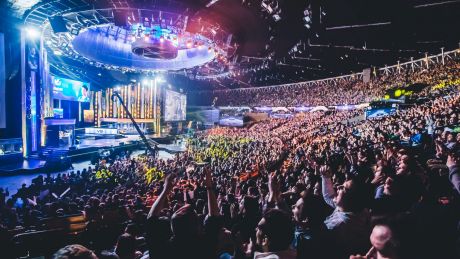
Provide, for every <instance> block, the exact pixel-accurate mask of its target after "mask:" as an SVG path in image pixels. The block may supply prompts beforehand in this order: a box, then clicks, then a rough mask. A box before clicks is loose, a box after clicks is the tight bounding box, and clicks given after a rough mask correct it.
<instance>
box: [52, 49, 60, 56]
mask: <svg viewBox="0 0 460 259" xmlns="http://www.w3.org/2000/svg"><path fill="white" fill-rule="evenodd" d="M53 53H54V55H56V56H61V55H62V52H61V51H60V50H55V51H54V52H53Z"/></svg>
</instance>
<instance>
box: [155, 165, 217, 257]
mask: <svg viewBox="0 0 460 259" xmlns="http://www.w3.org/2000/svg"><path fill="white" fill-rule="evenodd" d="M174 177H175V175H174V174H169V175H167V176H166V179H165V182H164V187H163V191H162V192H161V194H160V196H159V197H158V198H157V200H156V201H155V203H154V204H153V206H152V208H151V209H150V212H149V214H148V216H147V218H148V223H147V231H146V232H147V243H148V246H149V256H150V259H154V258H161V259H163V258H216V256H217V255H216V253H217V240H218V234H219V230H220V229H221V225H222V222H221V220H220V213H219V207H218V204H217V199H216V196H215V194H214V190H213V188H214V187H213V183H212V179H211V177H212V175H211V170H210V169H209V168H206V169H205V187H206V190H207V196H208V197H207V198H208V216H207V218H206V220H205V222H204V225H203V226H202V225H201V223H200V221H199V220H198V216H197V213H196V212H195V210H194V208H193V207H192V205H190V204H186V205H184V206H182V207H181V208H179V209H178V210H177V211H176V212H175V213H174V214H173V215H172V217H171V220H170V224H171V230H172V232H169V231H166V229H165V228H164V227H162V226H163V225H164V224H162V221H161V220H160V214H161V211H162V210H163V208H165V207H166V202H167V200H166V199H167V197H168V196H169V193H170V192H171V190H172V187H173V186H174ZM200 229H203V230H204V231H203V233H202V232H201V231H200Z"/></svg>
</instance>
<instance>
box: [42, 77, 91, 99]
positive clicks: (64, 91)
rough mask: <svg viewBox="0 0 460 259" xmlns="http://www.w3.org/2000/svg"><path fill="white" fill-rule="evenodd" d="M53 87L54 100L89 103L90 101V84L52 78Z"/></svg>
mask: <svg viewBox="0 0 460 259" xmlns="http://www.w3.org/2000/svg"><path fill="white" fill-rule="evenodd" d="M51 82H52V85H53V98H54V99H59V100H67V101H77V102H89V101H90V84H89V83H86V82H80V81H75V80H70V79H66V78H61V77H57V76H52V77H51Z"/></svg>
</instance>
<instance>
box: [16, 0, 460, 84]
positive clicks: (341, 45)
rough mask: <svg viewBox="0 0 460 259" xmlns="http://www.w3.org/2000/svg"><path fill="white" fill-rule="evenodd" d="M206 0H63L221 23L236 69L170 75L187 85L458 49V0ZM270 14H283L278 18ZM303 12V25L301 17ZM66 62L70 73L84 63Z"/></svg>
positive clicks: (295, 74)
mask: <svg viewBox="0 0 460 259" xmlns="http://www.w3.org/2000/svg"><path fill="white" fill-rule="evenodd" d="M9 1H10V5H9V7H12V8H13V9H14V10H13V9H11V11H12V12H13V11H16V12H17V11H18V10H17V9H18V8H17V6H15V5H14V4H11V3H15V2H17V1H13V0H9ZM46 1H47V0H42V1H41V2H46ZM210 1H211V0H181V1H178V0H176V1H167V0H102V1H94V0H86V1H84V0H64V1H62V2H87V3H89V4H91V5H94V6H96V5H97V7H101V6H108V7H114V6H118V7H123V6H125V5H127V6H130V7H140V6H141V7H145V8H150V7H161V8H163V9H169V10H174V11H175V12H184V13H186V14H187V15H190V16H194V17H202V18H203V19H206V20H211V21H213V22H216V23H219V24H221V25H222V26H224V27H225V28H226V29H227V30H228V31H230V32H232V33H233V36H234V37H233V39H234V41H235V44H237V45H238V50H237V52H236V55H235V56H232V57H230V60H231V61H234V62H235V64H230V66H229V67H230V71H231V72H232V74H233V76H231V77H229V78H224V79H216V80H204V81H203V80H196V79H194V78H193V77H190V76H181V75H178V74H171V75H169V76H168V78H170V79H171V80H172V81H174V80H175V81H176V82H177V83H178V84H181V86H183V88H185V89H186V90H195V89H200V90H202V89H209V88H216V87H217V88H223V87H225V88H238V87H252V86H254V87H255V86H262V85H272V84H283V83H290V82H298V81H306V80H314V79H320V78H327V77H333V76H339V75H343V74H349V73H352V72H361V71H362V70H363V69H365V68H369V67H373V66H377V67H381V66H384V65H386V64H388V65H392V64H395V63H396V62H397V61H401V62H404V61H408V60H410V58H411V57H413V58H421V57H423V56H424V55H425V53H428V54H435V53H440V52H441V47H444V48H445V50H451V49H455V48H458V47H459V42H460V33H459V32H460V29H459V28H460V0H452V1H446V0H405V1H401V0H387V1H376V0H347V1H343V0H330V1H320V0H264V1H261V0H218V1H216V2H215V3H214V4H212V5H211V6H210V7H206V5H207V4H209V3H210ZM263 6H270V7H271V8H272V9H271V10H269V9H267V8H266V7H263ZM305 10H307V12H305ZM23 11H24V10H23ZM25 12H26V13H27V10H25ZM275 14H278V15H279V18H280V19H279V20H277V21H276V19H275V18H274V15H275ZM307 14H308V17H309V18H308V19H309V21H308V28H307V27H306V26H305V24H306V22H305V20H304V18H305V16H307ZM277 18H278V17H277ZM71 65H72V67H73V68H74V69H75V71H77V72H75V71H74V72H75V73H80V72H82V70H84V69H85V67H81V66H80V65H79V64H71ZM65 69H66V68H63V70H65ZM64 72H65V71H64ZM83 72H86V74H88V73H91V71H90V72H88V71H83ZM93 73H95V72H94V71H93ZM97 73H98V74H99V73H101V71H97ZM102 74H103V76H95V79H94V80H96V79H97V80H99V81H98V82H100V84H101V85H113V84H114V83H116V82H117V81H120V82H123V80H130V79H131V78H132V77H135V76H136V75H124V76H121V77H122V78H123V80H120V78H121V77H120V76H116V77H114V76H112V75H113V74H115V73H113V72H107V71H106V74H104V71H102ZM93 76H94V75H92V76H91V77H93ZM104 80H107V81H104Z"/></svg>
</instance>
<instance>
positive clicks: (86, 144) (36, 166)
mask: <svg viewBox="0 0 460 259" xmlns="http://www.w3.org/2000/svg"><path fill="white" fill-rule="evenodd" d="M146 137H147V139H150V140H154V141H156V142H159V143H160V144H158V146H157V147H158V149H159V153H158V154H159V158H163V159H168V158H172V157H173V156H174V154H175V153H178V152H184V151H185V150H186V147H185V141H179V142H178V143H174V142H173V141H172V140H173V139H174V137H171V136H158V135H147V136H146ZM103 150H111V151H112V152H117V151H122V150H130V151H131V152H133V153H134V152H135V153H143V151H144V150H145V146H144V143H143V142H142V140H141V138H140V137H139V136H138V135H126V136H124V137H123V138H112V137H109V138H82V139H80V144H78V145H75V146H74V147H69V146H67V147H59V148H51V147H48V148H44V149H43V150H42V152H41V155H38V154H37V155H35V156H33V157H30V158H29V159H27V160H24V159H16V160H12V161H10V162H7V161H3V162H2V165H1V166H0V177H1V176H5V175H17V174H36V173H38V172H39V171H41V170H42V169H44V167H45V164H46V162H47V160H50V158H52V157H55V158H56V159H58V160H59V159H61V160H65V159H70V162H71V163H72V164H74V163H77V162H84V161H90V160H91V158H93V157H94V156H97V155H98V154H99V152H100V151H103ZM0 183H1V179H0ZM0 187H1V184H0Z"/></svg>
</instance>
